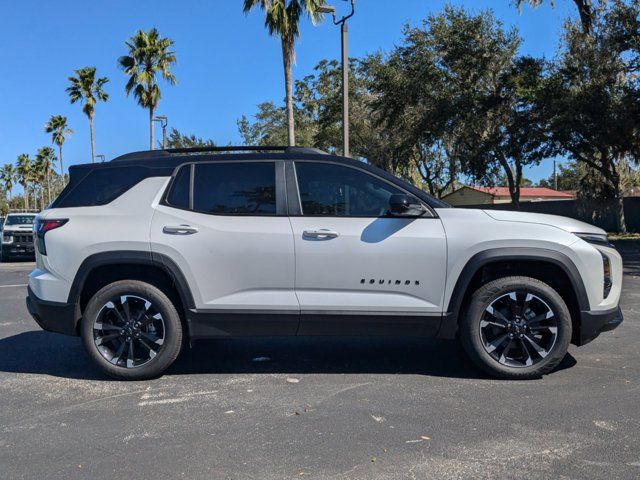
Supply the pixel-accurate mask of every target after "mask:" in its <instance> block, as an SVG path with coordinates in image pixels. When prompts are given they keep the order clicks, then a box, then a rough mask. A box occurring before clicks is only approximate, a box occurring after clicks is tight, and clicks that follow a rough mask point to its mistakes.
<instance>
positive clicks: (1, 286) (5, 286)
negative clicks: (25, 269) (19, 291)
mask: <svg viewBox="0 0 640 480" xmlns="http://www.w3.org/2000/svg"><path fill="white" fill-rule="evenodd" d="M26 286H28V284H26V283H23V284H20V285H0V288H15V287H26Z"/></svg>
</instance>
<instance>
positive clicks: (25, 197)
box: [22, 182, 29, 210]
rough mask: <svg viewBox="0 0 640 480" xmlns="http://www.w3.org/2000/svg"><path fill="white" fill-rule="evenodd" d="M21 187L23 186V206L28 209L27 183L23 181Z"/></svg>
mask: <svg viewBox="0 0 640 480" xmlns="http://www.w3.org/2000/svg"><path fill="white" fill-rule="evenodd" d="M22 188H24V208H25V209H26V210H29V183H28V182H24V183H23V184H22Z"/></svg>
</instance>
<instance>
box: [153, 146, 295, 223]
mask: <svg viewBox="0 0 640 480" xmlns="http://www.w3.org/2000/svg"><path fill="white" fill-rule="evenodd" d="M247 163H272V164H274V173H275V183H276V213H274V214H260V215H238V214H237V213H209V212H200V211H197V210H195V209H194V208H193V207H194V205H193V200H194V198H193V191H194V183H195V166H196V165H203V164H214V165H220V164H236V165H237V164H247ZM186 166H189V167H190V168H191V171H190V185H189V208H182V207H178V206H174V205H171V204H170V203H169V202H168V201H167V197H168V196H169V192H171V188H172V186H173V182H174V181H175V178H176V175H177V174H178V171H179V170H180V169H181V168H183V167H186ZM160 205H163V206H165V207H169V208H175V209H176V210H183V211H186V212H191V213H198V214H201V215H210V216H213V217H241V218H250V217H287V216H288V215H287V196H286V182H285V160H281V159H273V158H264V159H263V158H257V159H242V160H200V161H192V162H185V163H182V164H180V165H178V166H177V167H176V168H175V169H174V170H173V173H172V174H171V181H170V182H169V184H168V185H167V187H166V188H165V191H164V193H163V194H162V200H161V201H160Z"/></svg>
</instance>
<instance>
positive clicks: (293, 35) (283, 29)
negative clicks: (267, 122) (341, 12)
mask: <svg viewBox="0 0 640 480" xmlns="http://www.w3.org/2000/svg"><path fill="white" fill-rule="evenodd" d="M323 4H324V0H302V1H301V0H244V2H243V11H244V13H245V14H248V13H249V12H250V11H251V10H252V9H253V8H254V7H256V6H259V7H260V8H261V9H262V10H263V11H264V12H265V20H264V23H265V26H266V27H267V30H268V31H269V35H272V36H277V37H279V38H280V44H281V46H282V63H283V65H284V83H285V103H286V115H287V140H288V145H295V140H296V135H295V127H294V124H295V112H294V106H293V86H292V80H291V65H292V63H294V62H295V42H296V40H297V39H298V37H299V36H300V19H301V18H302V16H303V15H304V14H306V15H308V16H309V17H310V18H311V20H312V21H313V23H316V22H317V21H319V20H320V19H321V18H322V15H321V14H320V13H319V12H318V7H319V6H321V5H323ZM283 145H284V143H283Z"/></svg>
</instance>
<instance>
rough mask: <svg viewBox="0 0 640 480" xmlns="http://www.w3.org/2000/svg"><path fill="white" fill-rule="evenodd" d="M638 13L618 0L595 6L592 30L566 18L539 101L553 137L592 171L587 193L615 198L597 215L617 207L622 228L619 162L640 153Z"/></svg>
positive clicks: (634, 3)
mask: <svg viewBox="0 0 640 480" xmlns="http://www.w3.org/2000/svg"><path fill="white" fill-rule="evenodd" d="M639 17H640V3H639V2H637V1H630V2H624V1H622V0H617V1H611V2H609V3H607V6H606V7H603V8H601V9H599V10H598V11H597V14H595V15H594V19H593V24H592V30H591V34H589V35H587V34H585V33H584V32H583V31H582V29H581V28H580V26H579V25H577V24H576V23H574V22H567V24H566V27H565V32H564V36H563V50H562V52H561V55H560V58H559V59H558V60H557V62H556V63H555V64H554V65H552V66H551V68H550V70H551V72H550V76H549V79H548V81H547V82H546V85H545V89H544V97H543V101H542V104H543V106H544V115H545V116H546V118H548V119H549V135H550V137H551V138H552V140H553V141H554V142H555V144H556V145H558V146H559V147H560V150H561V152H562V153H564V154H565V155H567V156H568V157H569V158H570V159H572V160H575V161H578V162H581V163H584V164H585V165H586V166H587V167H589V169H590V170H592V171H593V172H597V182H596V183H597V186H598V188H597V189H591V194H592V195H595V196H598V198H601V199H603V202H601V204H602V205H606V206H607V208H611V207H612V206H613V209H610V210H609V211H608V212H604V211H603V212H602V213H601V215H607V214H611V215H615V216H616V219H617V223H618V229H619V231H621V232H623V231H625V229H626V226H625V221H624V209H623V207H622V198H623V193H624V185H623V182H622V173H621V166H622V165H624V164H625V163H629V164H634V163H635V164H637V163H638V159H639V158H640V131H639V128H638V125H639V123H638V112H640V79H639V77H638V71H639V69H640V48H639V46H640V20H639ZM593 172H589V174H593ZM584 193H585V194H589V192H588V191H587V190H586V189H585V192H584Z"/></svg>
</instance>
